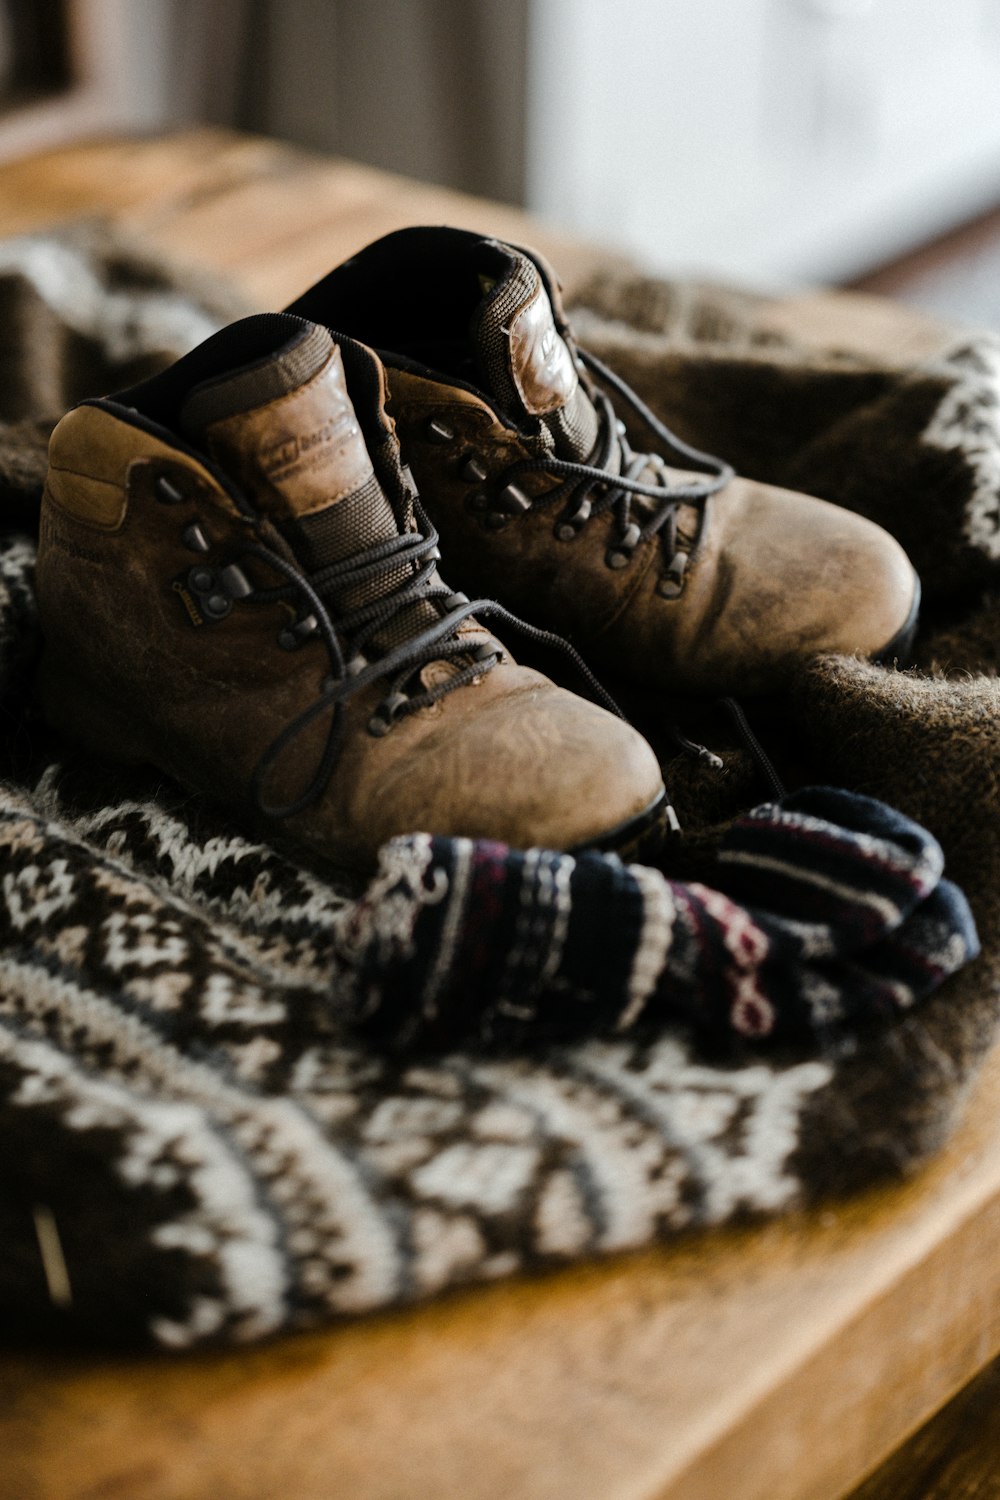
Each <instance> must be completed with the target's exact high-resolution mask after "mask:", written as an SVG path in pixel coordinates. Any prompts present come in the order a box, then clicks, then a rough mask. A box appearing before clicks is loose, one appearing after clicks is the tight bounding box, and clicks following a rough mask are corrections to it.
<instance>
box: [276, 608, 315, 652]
mask: <svg viewBox="0 0 1000 1500" xmlns="http://www.w3.org/2000/svg"><path fill="white" fill-rule="evenodd" d="M318 629H319V622H318V621H317V619H316V616H315V615H303V617H302V619H301V620H296V621H295V624H294V625H286V626H285V628H284V630H281V631H279V632H278V645H279V646H280V647H281V649H282V651H297V650H298V648H299V647H300V646H302V645H304V644H305V643H306V641H308V640H311V639H312V637H313V636H314V635H315V634H316V631H317V630H318Z"/></svg>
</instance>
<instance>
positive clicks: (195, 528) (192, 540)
mask: <svg viewBox="0 0 1000 1500" xmlns="http://www.w3.org/2000/svg"><path fill="white" fill-rule="evenodd" d="M181 541H182V542H183V543H184V545H185V547H186V548H187V550H188V551H189V552H207V551H208V537H207V536H206V535H205V533H204V531H202V529H201V526H200V525H199V523H198V522H197V521H192V522H191V525H190V526H185V528H184V530H183V531H182V532H181Z"/></svg>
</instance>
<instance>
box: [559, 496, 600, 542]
mask: <svg viewBox="0 0 1000 1500" xmlns="http://www.w3.org/2000/svg"><path fill="white" fill-rule="evenodd" d="M590 511H591V504H590V501H589V499H587V498H586V497H585V498H584V499H583V500H581V501H580V504H579V505H578V506H577V508H576V510H574V511H572V512H571V513H570V514H569V515H568V516H560V517H559V519H558V521H557V522H556V524H555V526H554V527H553V528H552V530H553V535H554V536H555V538H556V540H557V541H560V542H575V541H576V539H577V537H578V536H579V535H580V532H581V531H582V530H583V528H584V526H585V525H586V523H587V522H588V521H589V519H590Z"/></svg>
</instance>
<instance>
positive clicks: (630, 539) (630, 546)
mask: <svg viewBox="0 0 1000 1500" xmlns="http://www.w3.org/2000/svg"><path fill="white" fill-rule="evenodd" d="M641 537H642V531H641V529H640V527H638V526H637V525H636V524H635V522H634V521H631V522H630V523H629V525H628V526H626V528H625V530H624V531H623V532H622V534H621V536H620V537H619V539H618V545H617V546H616V547H612V548H611V549H610V550H609V551H608V552H606V553H605V554H604V561H605V563H606V565H607V566H608V567H609V568H627V567H628V565H629V563H630V562H631V561H632V557H633V554H634V552H635V549H636V547H637V546H638V545H639V540H640V538H641Z"/></svg>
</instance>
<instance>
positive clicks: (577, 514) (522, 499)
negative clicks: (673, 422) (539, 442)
mask: <svg viewBox="0 0 1000 1500" xmlns="http://www.w3.org/2000/svg"><path fill="white" fill-rule="evenodd" d="M577 353H578V356H579V358H580V360H581V362H582V363H583V364H584V366H585V367H586V368H587V369H588V370H590V372H591V373H592V374H593V375H595V376H596V377H597V379H598V380H600V381H601V382H602V384H604V385H606V386H609V387H610V388H611V389H612V390H613V391H615V392H616V393H617V395H618V396H619V397H620V398H621V400H622V401H623V402H624V403H625V405H626V406H627V407H629V409H630V410H631V411H632V412H633V413H634V414H635V415H636V416H637V417H639V418H640V419H641V421H642V422H643V423H644V424H645V425H646V426H647V427H648V428H649V429H650V431H651V432H652V433H653V434H654V436H655V437H656V438H657V439H658V440H659V442H660V443H661V444H662V445H663V446H664V447H665V448H667V449H668V450H669V451H670V452H671V453H672V454H673V456H674V457H675V458H678V459H680V460H681V461H682V462H684V463H685V464H692V465H693V466H694V467H695V468H696V469H700V470H706V471H707V472H706V473H705V474H704V475H703V477H699V478H697V479H694V480H692V481H691V482H689V483H682V484H677V483H672V482H671V479H670V476H669V475H668V474H667V466H666V463H665V461H664V458H663V456H662V455H661V454H659V453H638V452H635V451H633V449H632V447H631V445H630V444H629V441H628V438H627V437H626V434H625V426H624V423H622V422H620V421H619V420H618V418H617V416H616V414H615V409H614V407H613V406H612V404H611V400H610V398H609V397H608V396H607V395H606V394H605V392H604V391H602V390H600V389H598V390H596V391H595V393H594V398H593V399H594V405H595V406H596V408H597V413H598V421H599V436H598V441H597V446H596V448H595V450H594V454H593V455H592V458H593V462H591V463H577V462H575V461H573V460H570V459H565V458H559V457H557V456H556V455H554V454H552V455H541V456H538V457H531V458H526V459H520V460H518V461H517V462H516V463H514V464H512V465H510V467H509V468H508V469H507V470H506V471H505V473H504V476H503V488H502V489H501V491H500V496H499V503H500V505H501V506H502V507H503V508H504V509H507V510H508V511H509V512H510V513H512V514H516V513H517V512H519V511H522V510H527V509H535V508H537V507H538V506H541V505H544V506H546V507H549V506H553V505H558V504H560V503H562V504H563V509H562V512H561V514H560V515H559V516H558V517H557V520H556V523H555V533H556V536H557V537H559V539H560V540H561V541H570V540H572V539H573V538H574V537H575V536H577V535H578V534H579V532H580V531H581V530H582V529H583V527H584V526H585V525H586V524H587V522H588V521H590V520H592V519H593V518H594V517H595V516H600V515H603V514H605V513H606V512H607V511H613V512H614V515H615V521H616V525H615V536H614V539H613V541H612V543H611V546H610V547H609V549H608V553H607V557H606V561H607V563H608V566H609V567H613V568H614V567H618V568H620V567H624V566H625V565H626V564H627V563H628V561H629V559H630V558H631V556H632V554H633V553H634V552H635V550H636V548H637V547H639V546H640V545H641V544H642V543H643V542H646V541H648V540H649V539H650V538H651V537H654V536H657V535H660V536H661V538H662V542H663V550H664V556H665V558H666V561H667V570H666V572H667V577H668V578H671V577H676V578H677V579H678V581H679V578H680V577H681V576H683V572H684V569H685V567H686V564H687V554H686V553H685V552H683V551H681V550H680V549H679V546H678V534H677V511H678V507H679V505H680V504H681V503H682V502H686V503H688V504H694V505H697V504H699V503H700V504H702V505H703V504H704V502H705V501H706V500H707V499H708V498H709V496H710V495H714V494H716V493H717V492H718V491H719V490H721V489H723V488H724V486H725V485H727V484H728V483H729V481H730V480H731V479H733V478H734V477H735V471H734V470H733V468H732V467H731V466H730V465H729V464H727V463H725V462H724V460H722V459H720V458H715V457H714V456H713V455H712V454H710V453H703V452H701V450H700V449H698V448H693V447H691V445H690V444H689V443H685V442H684V441H683V440H682V439H681V438H679V437H677V436H676V434H675V433H673V432H671V430H670V428H669V427H667V426H666V424H665V423H664V422H661V421H660V419H659V417H658V416H657V415H656V413H655V412H654V411H652V410H651V408H650V407H648V406H647V405H646V403H645V402H644V401H643V400H642V398H641V397H640V396H638V395H637V394H636V392H635V391H633V389H632V387H631V386H630V385H628V384H626V382H625V381H624V380H622V378H621V376H619V375H616V374H615V372H614V371H613V370H611V369H609V367H608V366H607V365H606V364H604V363H603V361H602V360H600V359H598V358H597V356H596V355H594V354H589V353H588V352H587V351H586V350H584V349H578V351H577ZM650 470H652V477H648V478H640V475H644V474H648V472H649V471H650ZM539 473H541V474H551V475H553V476H554V477H556V478H561V479H562V480H563V483H562V484H561V485H559V486H558V487H557V488H556V489H553V490H550V491H548V492H547V493H546V494H544V495H541V496H538V497H537V498H536V499H534V500H529V499H528V497H526V496H524V495H523V494H521V493H520V492H519V491H518V490H517V486H516V483H515V481H516V480H517V479H518V478H519V477H520V476H521V475H524V474H539ZM637 500H640V501H642V502H646V503H643V504H641V505H637V504H636V501H637ZM681 559H683V561H681Z"/></svg>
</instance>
